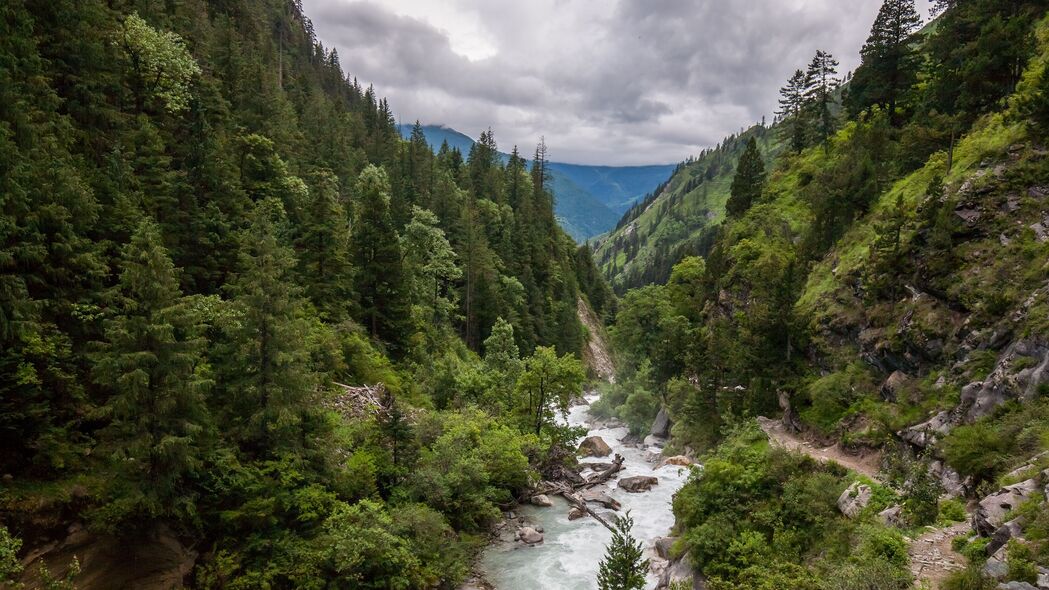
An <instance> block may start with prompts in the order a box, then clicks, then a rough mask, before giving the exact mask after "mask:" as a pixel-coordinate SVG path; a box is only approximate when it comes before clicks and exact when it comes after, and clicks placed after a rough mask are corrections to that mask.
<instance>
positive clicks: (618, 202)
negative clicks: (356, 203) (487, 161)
mask: <svg viewBox="0 0 1049 590" xmlns="http://www.w3.org/2000/svg"><path fill="white" fill-rule="evenodd" d="M413 127H414V125H399V126H398V128H399V129H400V131H401V134H402V135H404V136H405V137H406V138H407V137H410V136H411V133H412V129H413ZM421 130H422V133H423V135H424V136H425V137H426V140H427V141H428V142H429V144H430V145H431V146H433V148H434V149H435V150H436V149H439V148H440V147H441V145H442V144H444V143H445V142H447V143H448V146H449V148H454V149H458V150H459V151H460V152H462V153H464V154H466V153H469V152H470V149H471V148H472V147H473V145H474V141H473V140H472V139H470V138H469V137H467V136H466V135H464V134H462V133H460V132H458V131H456V130H454V129H451V128H448V127H444V126H439V125H422V126H421ZM509 157H510V156H509V155H508V154H503V158H504V159H508V158H509ZM547 169H548V170H549V172H550V190H551V192H552V193H553V195H554V212H555V214H556V215H557V218H558V221H559V222H560V223H561V226H562V227H563V228H564V230H565V231H566V232H568V235H570V236H572V237H573V238H575V240H576V241H577V242H580V243H582V242H584V241H586V240H587V239H589V238H592V237H594V236H596V235H599V234H602V233H605V232H606V231H608V230H609V229H611V228H612V227H613V226H614V225H615V223H616V220H618V219H619V216H620V215H622V214H623V213H624V212H625V211H626V210H627V209H628V208H630V207H631V206H632V205H633V204H634V203H635V202H637V200H638V199H640V198H641V197H642V196H643V195H645V194H646V193H648V192H649V191H651V190H652V188H653V187H655V186H657V185H658V184H659V183H661V182H663V181H665V180H666V179H667V178H668V177H669V176H670V173H671V172H672V171H673V170H674V166H666V165H657V166H587V165H580V164H565V163H562V162H555V161H551V162H548V166H547Z"/></svg>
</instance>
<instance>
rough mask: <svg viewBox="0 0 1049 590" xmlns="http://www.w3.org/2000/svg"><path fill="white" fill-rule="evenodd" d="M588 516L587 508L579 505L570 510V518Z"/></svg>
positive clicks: (577, 518)
mask: <svg viewBox="0 0 1049 590" xmlns="http://www.w3.org/2000/svg"><path fill="white" fill-rule="evenodd" d="M585 517H586V510H583V509H582V508H580V507H578V506H572V509H571V510H569V511H568V520H579V519H580V518H585Z"/></svg>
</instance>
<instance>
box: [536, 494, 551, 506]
mask: <svg viewBox="0 0 1049 590" xmlns="http://www.w3.org/2000/svg"><path fill="white" fill-rule="evenodd" d="M532 505H533V506H542V507H543V508H549V507H551V506H553V505H554V503H553V502H551V501H550V497H549V496H547V495H546V494H536V495H534V496H532Z"/></svg>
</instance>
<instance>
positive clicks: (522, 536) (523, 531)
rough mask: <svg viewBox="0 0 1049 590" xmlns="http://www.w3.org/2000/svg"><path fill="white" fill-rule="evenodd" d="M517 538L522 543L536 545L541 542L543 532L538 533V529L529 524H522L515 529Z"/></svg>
mask: <svg viewBox="0 0 1049 590" xmlns="http://www.w3.org/2000/svg"><path fill="white" fill-rule="evenodd" d="M517 538H518V539H519V540H520V541H521V542H522V543H527V544H529V545H536V544H538V543H542V542H543V533H540V532H539V531H537V530H535V529H533V528H532V527H530V526H524V527H521V528H519V529H517Z"/></svg>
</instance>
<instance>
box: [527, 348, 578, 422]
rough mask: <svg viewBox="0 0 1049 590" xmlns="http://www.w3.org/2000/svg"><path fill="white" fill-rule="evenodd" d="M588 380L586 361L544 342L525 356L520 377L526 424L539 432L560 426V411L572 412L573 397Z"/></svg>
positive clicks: (562, 412)
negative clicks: (558, 420)
mask: <svg viewBox="0 0 1049 590" xmlns="http://www.w3.org/2000/svg"><path fill="white" fill-rule="evenodd" d="M584 381H586V372H585V371H584V370H583V363H581V362H580V361H579V359H577V358H575V357H574V356H572V355H569V354H566V355H562V356H560V357H559V356H557V351H555V350H554V349H553V348H552V347H549V346H540V347H539V348H537V349H535V354H533V355H532V356H530V357H528V358H526V359H524V361H523V363H522V369H521V375H520V377H518V379H517V395H518V397H519V400H520V401H519V404H520V405H519V408H520V410H521V411H522V415H521V420H522V424H523V425H529V426H530V427H531V429H532V430H533V431H534V432H535V435H536V436H539V435H541V434H542V433H543V431H544V429H547V430H556V429H557V428H558V427H557V423H556V415H557V414H561V415H562V416H564V415H567V414H568V404H569V402H570V401H571V400H572V397H573V396H575V395H578V394H579V393H580V392H581V391H582V387H583V382H584Z"/></svg>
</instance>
